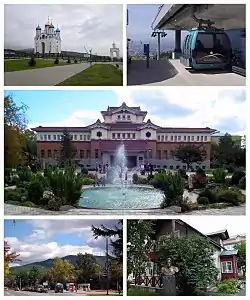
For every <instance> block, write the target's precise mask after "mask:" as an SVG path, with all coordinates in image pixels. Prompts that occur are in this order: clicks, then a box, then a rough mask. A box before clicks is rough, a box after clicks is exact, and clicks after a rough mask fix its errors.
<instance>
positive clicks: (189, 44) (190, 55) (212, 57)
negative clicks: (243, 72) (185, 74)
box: [181, 20, 232, 70]
mask: <svg viewBox="0 0 250 300" xmlns="http://www.w3.org/2000/svg"><path fill="white" fill-rule="evenodd" d="M198 21H199V26H198V28H193V29H191V30H190V31H189V32H188V34H187V36H186V38H185V40H184V43H183V51H182V57H181V62H182V63H183V64H184V65H185V67H187V68H191V69H194V70H210V69H217V70H220V69H228V68H231V60H232V46H231V42H230V39H229V37H228V35H227V33H226V32H225V31H224V29H217V28H215V27H212V24H213V23H212V22H211V21H210V20H207V21H204V20H198ZM202 23H203V24H204V23H206V24H205V26H204V25H202Z"/></svg>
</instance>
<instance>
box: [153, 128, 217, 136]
mask: <svg viewBox="0 0 250 300" xmlns="http://www.w3.org/2000/svg"><path fill="white" fill-rule="evenodd" d="M157 132H159V133H196V132H197V133H211V134H213V133H215V132H217V130H216V129H212V128H209V127H203V128H184V127H159V130H158V131H157Z"/></svg>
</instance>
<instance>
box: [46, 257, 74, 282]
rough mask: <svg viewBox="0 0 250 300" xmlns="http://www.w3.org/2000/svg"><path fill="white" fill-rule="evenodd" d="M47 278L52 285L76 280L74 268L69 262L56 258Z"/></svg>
mask: <svg viewBox="0 0 250 300" xmlns="http://www.w3.org/2000/svg"><path fill="white" fill-rule="evenodd" d="M47 278H48V280H49V281H50V282H51V283H53V284H56V283H57V282H60V283H63V284H66V283H67V282H74V281H75V279H76V278H75V270H74V266H73V265H72V264H71V262H70V261H68V260H66V259H61V258H59V257H56V258H55V260H54V262H53V266H52V268H51V269H50V270H49V271H48V273H47Z"/></svg>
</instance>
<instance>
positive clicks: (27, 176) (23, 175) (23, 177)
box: [18, 169, 33, 182]
mask: <svg viewBox="0 0 250 300" xmlns="http://www.w3.org/2000/svg"><path fill="white" fill-rule="evenodd" d="M18 177H19V179H20V181H24V182H30V181H31V180H32V177H33V175H32V172H31V171H29V170H25V169H22V170H20V171H19V172H18Z"/></svg>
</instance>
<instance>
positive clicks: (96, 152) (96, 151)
mask: <svg viewBox="0 0 250 300" xmlns="http://www.w3.org/2000/svg"><path fill="white" fill-rule="evenodd" d="M98 152H99V151H98V149H95V158H99V153H98Z"/></svg>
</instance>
